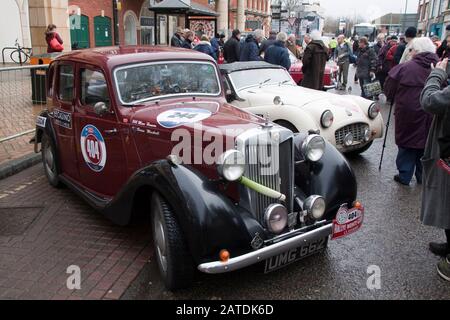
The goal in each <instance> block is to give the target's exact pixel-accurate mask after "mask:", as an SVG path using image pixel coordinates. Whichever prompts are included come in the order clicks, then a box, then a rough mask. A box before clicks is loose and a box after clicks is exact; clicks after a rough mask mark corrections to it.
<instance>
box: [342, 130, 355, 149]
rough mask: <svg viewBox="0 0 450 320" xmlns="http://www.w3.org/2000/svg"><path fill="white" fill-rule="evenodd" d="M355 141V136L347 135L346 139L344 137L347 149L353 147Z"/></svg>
mask: <svg viewBox="0 0 450 320" xmlns="http://www.w3.org/2000/svg"><path fill="white" fill-rule="evenodd" d="M353 140H354V137H353V134H351V133H347V134H346V135H345V137H344V145H345V146H346V147H350V146H352V145H353Z"/></svg>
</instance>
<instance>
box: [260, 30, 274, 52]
mask: <svg viewBox="0 0 450 320" xmlns="http://www.w3.org/2000/svg"><path fill="white" fill-rule="evenodd" d="M276 38H277V33H276V31H270V33H269V39H266V40H264V41H263V42H262V43H261V47H260V48H259V54H264V53H265V52H266V50H267V48H269V47H270V46H271V45H273V44H274V43H275V41H277V39H276Z"/></svg>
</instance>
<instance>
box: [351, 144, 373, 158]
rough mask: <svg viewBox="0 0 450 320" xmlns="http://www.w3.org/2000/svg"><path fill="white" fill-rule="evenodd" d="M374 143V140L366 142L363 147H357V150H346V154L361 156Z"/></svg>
mask: <svg viewBox="0 0 450 320" xmlns="http://www.w3.org/2000/svg"><path fill="white" fill-rule="evenodd" d="M372 144H373V141H370V142H369V143H368V144H366V145H365V146H364V147H362V148H361V149H357V150H353V151H350V152H346V153H345V155H346V156H349V157H356V156H359V155H360V154H361V153H363V152H366V151H367V150H369V149H370V147H371V146H372Z"/></svg>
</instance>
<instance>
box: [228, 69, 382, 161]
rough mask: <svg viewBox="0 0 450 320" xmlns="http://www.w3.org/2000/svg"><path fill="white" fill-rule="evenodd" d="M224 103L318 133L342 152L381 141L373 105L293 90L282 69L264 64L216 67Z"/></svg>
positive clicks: (358, 150)
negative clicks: (224, 89) (223, 84)
mask: <svg viewBox="0 0 450 320" xmlns="http://www.w3.org/2000/svg"><path fill="white" fill-rule="evenodd" d="M220 69H221V73H222V76H223V80H224V83H225V86H226V88H227V100H228V102H229V103H231V104H233V105H235V106H237V107H239V108H242V109H245V110H247V111H250V112H252V113H254V114H256V115H259V116H262V117H268V118H269V119H270V120H271V121H273V122H275V123H277V124H280V125H282V126H284V127H286V128H288V129H290V130H292V131H293V132H298V131H300V130H302V129H306V130H312V131H316V132H318V131H320V134H321V135H322V136H323V137H324V138H325V139H327V140H328V141H329V142H330V143H332V144H333V145H335V146H336V147H337V149H338V150H339V151H341V152H343V153H353V154H355V153H356V154H358V153H362V152H364V151H366V150H368V149H369V148H370V146H371V145H372V143H373V141H374V139H376V138H381V137H382V136H383V131H384V130H383V128H384V124H383V118H382V116H381V114H380V106H379V104H378V103H377V102H373V101H371V100H367V99H364V98H361V97H357V96H350V95H338V94H333V93H328V92H323V91H317V90H311V89H306V88H302V87H299V86H297V84H296V83H295V82H294V81H293V79H292V77H291V76H290V75H289V73H288V72H287V71H286V70H285V69H284V68H282V67H279V66H276V65H272V64H268V63H266V62H236V63H232V64H224V65H220Z"/></svg>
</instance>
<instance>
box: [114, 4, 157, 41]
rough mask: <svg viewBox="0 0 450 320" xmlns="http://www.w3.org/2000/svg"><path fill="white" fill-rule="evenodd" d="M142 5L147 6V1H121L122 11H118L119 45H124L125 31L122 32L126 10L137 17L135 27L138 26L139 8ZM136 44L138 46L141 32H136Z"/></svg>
mask: <svg viewBox="0 0 450 320" xmlns="http://www.w3.org/2000/svg"><path fill="white" fill-rule="evenodd" d="M143 3H145V4H146V5H148V3H149V1H148V0H122V10H121V11H119V15H118V17H119V41H120V44H123V43H125V30H124V23H125V20H124V17H125V13H126V12H127V11H128V10H131V11H133V12H134V14H135V15H136V16H137V25H138V26H139V25H140V22H139V19H140V14H141V8H142V5H143ZM136 37H137V43H138V44H140V43H141V31H140V30H139V28H138V30H137V35H136Z"/></svg>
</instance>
